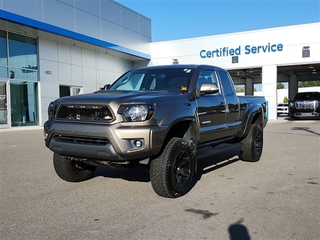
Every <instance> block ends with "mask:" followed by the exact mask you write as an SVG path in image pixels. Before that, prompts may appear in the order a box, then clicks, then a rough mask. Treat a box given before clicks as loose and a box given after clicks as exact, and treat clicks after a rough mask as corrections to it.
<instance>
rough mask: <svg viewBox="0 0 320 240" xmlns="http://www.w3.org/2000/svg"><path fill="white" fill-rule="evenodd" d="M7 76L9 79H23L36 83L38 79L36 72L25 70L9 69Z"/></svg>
mask: <svg viewBox="0 0 320 240" xmlns="http://www.w3.org/2000/svg"><path fill="white" fill-rule="evenodd" d="M9 75H10V78H11V79H23V80H31V81H37V79H38V71H33V70H29V69H25V68H23V69H21V68H10V69H9Z"/></svg>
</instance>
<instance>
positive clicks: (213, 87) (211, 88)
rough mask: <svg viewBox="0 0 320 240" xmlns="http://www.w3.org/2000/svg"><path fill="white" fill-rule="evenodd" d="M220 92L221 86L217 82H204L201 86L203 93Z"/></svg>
mask: <svg viewBox="0 0 320 240" xmlns="http://www.w3.org/2000/svg"><path fill="white" fill-rule="evenodd" d="M218 92H219V87H218V85H217V84H215V83H203V84H202V85H201V87H200V93H201V94H214V93H218Z"/></svg>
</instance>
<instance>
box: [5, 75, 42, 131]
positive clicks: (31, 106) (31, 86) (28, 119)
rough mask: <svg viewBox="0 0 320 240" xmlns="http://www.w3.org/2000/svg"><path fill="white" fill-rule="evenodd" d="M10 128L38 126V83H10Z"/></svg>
mask: <svg viewBox="0 0 320 240" xmlns="http://www.w3.org/2000/svg"><path fill="white" fill-rule="evenodd" d="M10 97H11V99H10V100H11V123H12V126H30V125H38V122H39V120H38V119H39V118H38V83H36V82H28V81H24V82H22V81H10Z"/></svg>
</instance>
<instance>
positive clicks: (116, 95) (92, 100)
mask: <svg viewBox="0 0 320 240" xmlns="http://www.w3.org/2000/svg"><path fill="white" fill-rule="evenodd" d="M183 95H185V94H183V93H176V92H174V93H172V92H163V91H161V92H160V91H97V92H94V93H90V94H80V95H75V96H69V97H62V98H59V99H58V100H57V102H60V103H73V104H77V103H87V104H104V105H108V104H110V103H111V102H115V103H118V104H121V103H144V102H149V103H150V102H154V101H156V99H157V98H161V99H162V100H163V99H164V98H165V99H166V100H168V99H172V98H178V97H179V96H180V97H181V96H183Z"/></svg>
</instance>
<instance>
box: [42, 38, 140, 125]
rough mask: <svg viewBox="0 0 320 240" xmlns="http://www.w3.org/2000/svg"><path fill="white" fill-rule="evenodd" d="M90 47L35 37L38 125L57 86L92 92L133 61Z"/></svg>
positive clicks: (125, 69) (54, 95)
mask: <svg viewBox="0 0 320 240" xmlns="http://www.w3.org/2000/svg"><path fill="white" fill-rule="evenodd" d="M93 49H94V50H92V49H86V48H83V47H77V46H73V45H70V44H66V43H61V42H57V41H52V40H49V39H45V38H40V39H39V66H40V69H39V75H40V79H41V81H40V89H41V91H40V93H39V95H40V99H41V100H40V102H41V107H40V111H41V114H40V116H41V118H42V119H39V121H40V123H39V124H40V125H43V123H44V122H45V121H46V120H47V107H48V105H49V103H50V102H51V101H54V100H55V99H57V98H59V86H60V85H64V86H72V87H80V88H81V89H82V93H92V92H94V91H96V90H98V89H99V87H102V86H104V85H105V84H107V83H112V82H113V81H114V80H115V79H116V78H118V77H119V76H120V75H122V74H123V73H124V72H126V71H128V70H130V69H132V68H133V67H134V63H133V61H129V60H126V59H123V58H121V57H118V56H113V55H111V54H110V53H109V54H106V52H105V51H100V49H99V48H93ZM48 71H50V72H51V74H48V73H47V72H48Z"/></svg>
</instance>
